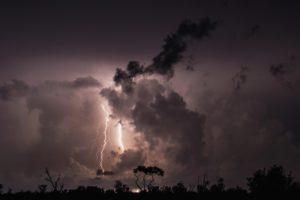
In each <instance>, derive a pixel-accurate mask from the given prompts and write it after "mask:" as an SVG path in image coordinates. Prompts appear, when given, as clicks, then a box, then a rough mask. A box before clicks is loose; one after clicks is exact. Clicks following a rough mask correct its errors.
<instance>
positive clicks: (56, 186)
mask: <svg viewBox="0 0 300 200" xmlns="http://www.w3.org/2000/svg"><path fill="white" fill-rule="evenodd" d="M45 174H46V177H45V180H46V181H47V182H49V183H50V186H51V187H52V192H62V191H63V189H64V184H63V183H61V181H60V177H61V176H60V174H59V175H58V176H57V178H56V179H55V180H54V179H53V177H52V176H51V174H50V172H49V170H48V168H46V169H45Z"/></svg>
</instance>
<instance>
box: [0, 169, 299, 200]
mask: <svg viewBox="0 0 300 200" xmlns="http://www.w3.org/2000/svg"><path fill="white" fill-rule="evenodd" d="M46 172H47V174H46V175H47V177H46V180H48V182H49V184H48V185H40V186H38V190H37V191H35V192H32V191H27V192H16V193H13V192H12V191H11V190H8V191H6V192H3V186H2V185H0V199H157V198H158V199H215V198H218V199H220V198H230V199H261V198H271V197H272V198H274V197H276V198H278V197H281V198H285V199H286V198H292V197H295V196H299V197H300V183H299V182H296V181H295V180H294V178H293V177H292V175H291V174H290V173H288V174H287V173H286V172H285V171H284V169H283V167H281V166H276V165H274V166H272V167H270V168H269V169H260V170H257V171H256V172H255V173H254V174H253V175H252V176H251V177H248V178H247V188H246V189H244V188H241V187H238V186H237V187H235V188H227V187H226V185H225V183H224V180H223V179H222V178H220V179H219V180H218V181H217V183H214V184H210V182H209V181H208V180H206V178H205V177H203V179H202V180H201V181H199V182H200V183H198V185H197V186H195V187H193V188H191V187H187V186H185V185H184V183H183V182H179V183H176V184H175V185H173V186H157V185H154V184H153V183H154V178H155V175H159V176H163V175H164V171H163V170H162V169H160V168H158V167H145V166H138V167H137V168H135V169H134V170H133V172H134V175H135V177H136V181H135V183H136V185H137V187H138V188H139V189H134V190H133V189H130V188H129V187H128V186H127V185H126V184H124V183H122V182H121V181H119V180H118V181H116V182H115V185H114V188H113V189H107V190H105V189H103V188H101V187H96V186H86V187H84V186H79V187H78V188H77V189H70V190H66V189H63V184H61V183H60V176H58V177H57V178H53V177H52V176H51V175H50V173H49V171H48V170H47V171H46Z"/></svg>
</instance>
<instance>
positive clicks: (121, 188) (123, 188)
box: [115, 180, 129, 194]
mask: <svg viewBox="0 0 300 200" xmlns="http://www.w3.org/2000/svg"><path fill="white" fill-rule="evenodd" d="M115 192H116V193H118V194H120V193H126V192H129V187H128V186H127V185H126V184H123V183H122V182H121V181H119V180H116V182H115Z"/></svg>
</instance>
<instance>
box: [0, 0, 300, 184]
mask: <svg viewBox="0 0 300 200" xmlns="http://www.w3.org/2000/svg"><path fill="white" fill-rule="evenodd" d="M299 9H300V3H299V2H298V1H296V0H295V1H291V0H290V1H286V0H285V1H283V0H282V1H277V0H274V1H237V0H226V1H225V0H224V1H223V0H219V1H217V0H213V1H211V0H210V1H208V0H207V1H196V0H195V1H192V0H185V1H176V2H175V1H167V0H166V1H14V0H3V1H1V3H0V183H2V184H3V185H4V186H5V187H7V188H9V187H10V188H13V189H15V190H19V189H36V188H37V185H38V184H42V183H44V182H45V181H44V179H43V173H44V169H45V167H48V168H49V169H50V170H51V172H53V173H54V174H59V173H60V174H61V175H62V181H63V182H64V183H65V184H66V187H70V188H71V187H75V186H77V185H101V186H104V187H111V186H112V185H113V183H114V181H115V180H117V179H119V180H122V181H124V182H125V183H127V184H129V185H133V184H134V181H133V180H134V176H133V174H132V169H133V168H135V167H136V166H137V165H147V166H148V165H156V166H158V167H161V168H162V169H164V170H165V172H166V174H165V176H164V177H163V178H160V179H159V180H158V183H159V184H160V185H165V184H175V183H176V182H178V181H183V182H184V183H186V184H190V185H193V184H194V185H195V184H197V177H198V176H200V177H202V176H203V175H206V176H207V177H208V179H210V180H212V181H215V180H217V179H218V178H219V177H223V178H224V180H225V183H226V185H229V186H235V185H241V186H245V183H246V182H245V178H246V177H249V176H251V175H252V173H253V172H254V171H255V170H257V169H259V168H263V167H269V166H271V165H273V164H279V165H283V166H284V167H285V168H286V169H287V171H292V173H293V175H294V176H295V177H296V178H297V179H298V180H299V178H300V160H299V157H300V146H299V145H300V125H299V120H300V92H299V91H300V68H299V64H300V53H299V52H300V37H299V35H300V28H299V27H300V13H299ZM106 125H107V127H106ZM105 129H107V132H106V133H107V138H106V142H107V144H106V146H104V147H105V148H104V151H103V152H102V154H101V150H103V144H104V140H105V135H104V131H105ZM120 131H121V132H122V133H121V132H120ZM120 134H122V135H121V136H122V137H121V136H120ZM121 143H122V145H123V146H124V149H122V147H121V146H122V145H121ZM101 159H102V161H103V163H102V167H103V168H104V169H105V170H106V171H112V172H113V174H114V175H102V176H99V175H98V176H97V174H96V171H97V170H98V169H99V168H101V166H100V161H101Z"/></svg>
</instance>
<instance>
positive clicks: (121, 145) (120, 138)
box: [117, 122, 125, 153]
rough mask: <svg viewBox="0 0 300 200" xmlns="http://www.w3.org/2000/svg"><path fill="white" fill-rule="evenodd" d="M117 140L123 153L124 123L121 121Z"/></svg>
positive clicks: (118, 125)
mask: <svg viewBox="0 0 300 200" xmlns="http://www.w3.org/2000/svg"><path fill="white" fill-rule="evenodd" d="M117 141H118V145H119V148H120V151H121V153H123V152H124V150H125V148H124V144H123V129H122V123H121V122H119V123H118V124H117Z"/></svg>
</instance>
